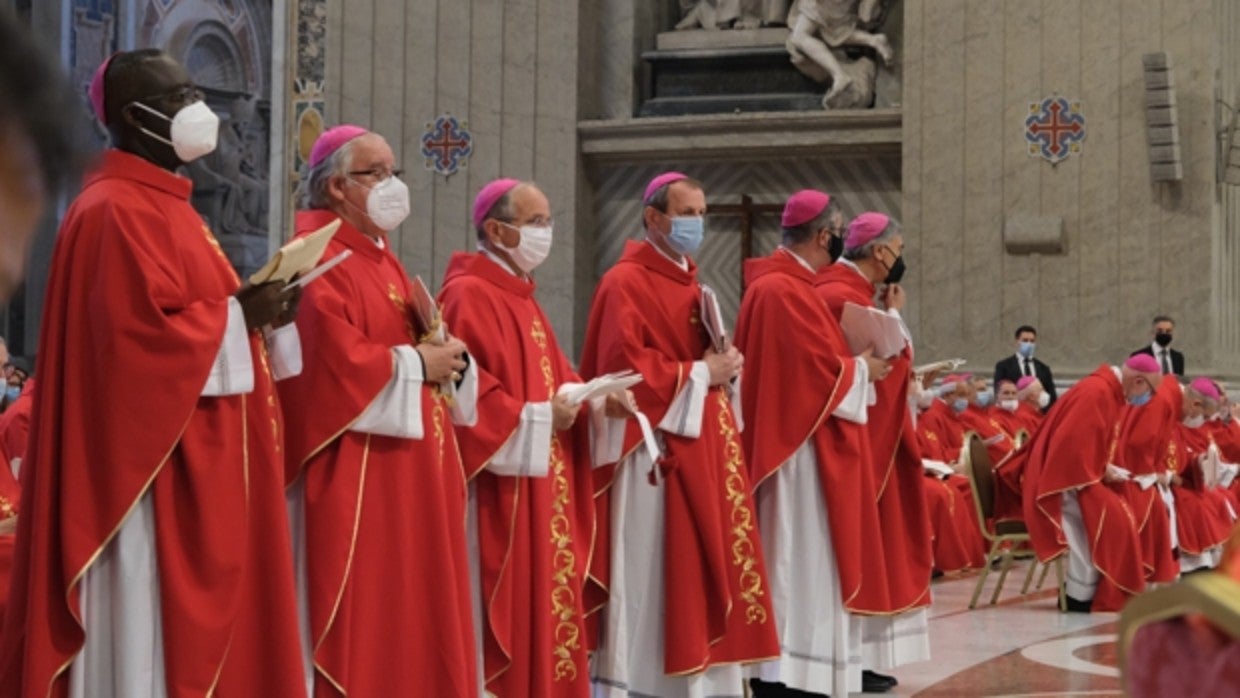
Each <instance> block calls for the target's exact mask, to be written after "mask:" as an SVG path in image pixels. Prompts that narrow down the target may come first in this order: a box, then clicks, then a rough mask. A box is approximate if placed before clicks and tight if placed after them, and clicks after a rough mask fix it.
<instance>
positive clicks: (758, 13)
mask: <svg viewBox="0 0 1240 698" xmlns="http://www.w3.org/2000/svg"><path fill="white" fill-rule="evenodd" d="M680 10H681V12H683V13H684V16H683V17H682V18H681V20H680V22H679V23H677V25H676V29H678V30H682V29H697V28H699V27H700V28H703V29H757V28H759V27H782V26H783V25H784V22H785V21H786V20H787V18H788V0H680Z"/></svg>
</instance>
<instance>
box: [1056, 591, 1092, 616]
mask: <svg viewBox="0 0 1240 698" xmlns="http://www.w3.org/2000/svg"><path fill="white" fill-rule="evenodd" d="M1063 603H1064V608H1063V610H1064V612H1065V613H1089V609H1090V607H1091V606H1093V601H1081V600H1080V599H1074V598H1072V597H1071V596H1067V595H1064V597H1063Z"/></svg>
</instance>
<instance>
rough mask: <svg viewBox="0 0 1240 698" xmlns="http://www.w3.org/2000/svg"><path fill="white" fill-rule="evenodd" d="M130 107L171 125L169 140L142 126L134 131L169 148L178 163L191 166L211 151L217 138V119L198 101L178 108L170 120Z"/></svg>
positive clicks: (154, 112)
mask: <svg viewBox="0 0 1240 698" xmlns="http://www.w3.org/2000/svg"><path fill="white" fill-rule="evenodd" d="M133 105H134V106H136V107H139V108H141V109H144V110H146V111H148V112H150V113H152V114H154V115H155V116H158V117H159V118H161V119H164V120H165V121H171V122H172V128H171V130H170V131H169V132H168V135H169V136H171V138H172V140H168V139H167V138H164V137H163V136H161V135H159V134H157V133H155V132H153V131H150V130H148V129H146V128H144V127H142V126H139V127H138V130H140V131H142V133H145V134H146V135H148V136H150V137H151V138H154V139H155V140H157V141H159V142H160V143H163V144H165V145H170V146H172V149H173V151H175V152H176V154H177V157H178V158H180V159H181V162H193V161H195V160H197V159H198V158H200V157H202V156H204V155H206V154H208V153H210V152H211V151H213V150H215V143H216V140H217V139H218V138H219V135H220V117H218V116H216V115H215V112H213V111H211V107H208V106H207V103H206V102H203V101H202V100H199V101H197V102H194V103H193V104H188V105H186V106H184V107H181V109H180V110H179V111H178V112H177V113H176V115H175V116H173V117H172V118H171V119H170V118H168V116H167V115H166V114H164V113H162V112H159V111H157V110H155V109H152V108H150V107H148V106H146V105H145V104H143V103H141V102H133Z"/></svg>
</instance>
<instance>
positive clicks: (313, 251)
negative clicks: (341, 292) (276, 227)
mask: <svg viewBox="0 0 1240 698" xmlns="http://www.w3.org/2000/svg"><path fill="white" fill-rule="evenodd" d="M339 229H340V219H339V218H337V219H335V220H333V221H332V222H331V223H328V224H327V225H325V226H323V227H322V228H319V229H318V230H316V231H314V232H313V233H310V234H309V235H303V236H302V237H298V238H294V239H292V240H289V241H288V243H286V244H285V245H284V247H281V248H280V249H278V250H276V253H275V254H274V255H272V256H271V259H269V260H267V263H266V264H264V265H263V268H262V269H259V270H258V271H256V272H254V273H253V274H251V275H250V283H252V284H254V285H255V286H257V285H258V284H265V283H267V282H268V281H280V282H283V283H286V284H287V283H288V282H290V281H292V280H293V277H294V276H297V275H298V274H305V273H306V272H308V271H310V270H311V269H314V265H316V264H318V263H319V259H320V258H322V256H323V251H324V250H326V249H327V243H329V242H331V239H332V236H333V235H335V234H336V231H337V230H339Z"/></svg>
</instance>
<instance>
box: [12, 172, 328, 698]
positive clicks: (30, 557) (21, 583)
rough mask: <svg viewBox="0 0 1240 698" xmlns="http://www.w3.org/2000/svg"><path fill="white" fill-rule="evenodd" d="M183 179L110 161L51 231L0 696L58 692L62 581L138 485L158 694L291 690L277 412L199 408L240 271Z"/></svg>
mask: <svg viewBox="0 0 1240 698" xmlns="http://www.w3.org/2000/svg"><path fill="white" fill-rule="evenodd" d="M191 186H192V185H191V183H190V181H189V180H188V179H185V178H183V177H178V176H176V175H174V174H172V173H170V172H167V171H165V170H163V169H160V168H158V167H156V166H155V165H153V164H151V163H149V162H147V161H146V160H142V159H140V158H138V157H136V156H133V155H129V154H127V153H123V152H120V151H116V150H112V151H108V152H107V153H106V154H105V155H104V157H103V162H102V164H101V166H100V167H99V168H98V169H97V170H95V171H94V172H92V173H91V174H90V175H89V176H88V177H87V178H86V181H85V183H84V187H83V190H82V193H81V195H80V196H79V197H78V198H77V199H76V200H75V201H74V203H73V205H72V206H71V207H70V208H69V211H68V213H67V214H66V216H65V219H64V222H63V224H62V226H61V230H60V235H59V238H58V239H57V241H56V249H55V252H54V254H53V259H52V266H51V276H50V279H49V282H48V288H47V297H46V302H45V306H44V313H45V315H44V318H43V325H42V326H43V329H42V336H41V337H40V341H39V346H40V347H41V352H40V357H39V358H40V361H39V382H38V385H37V386H36V388H35V397H34V414H33V416H32V418H31V439H30V443H29V448H28V451H27V456H26V459H25V460H24V461H23V466H22V473H21V475H22V491H23V498H22V516H21V518H20V521H19V524H18V546H17V553H16V556H15V560H14V573H13V585H12V589H11V595H10V606H9V612H8V613H7V614H6V616H5V626H4V632H3V639H2V640H0V675H2V676H3V677H4V680H3V681H0V695H4V696H17V695H22V696H39V697H42V696H45V695H49V694H50V695H54V696H59V695H64V694H65V693H66V690H67V687H68V667H69V664H70V662H71V661H72V660H73V658H74V656H75V655H76V654H77V653H78V651H79V650H80V648H81V647H82V640H83V631H82V627H81V621H80V618H81V610H80V607H79V603H78V599H79V589H80V585H79V582H80V581H81V580H82V578H83V576H84V575H85V574H86V573H87V571H88V569H89V568H90V566H91V565H92V564H93V562H94V561H95V559H96V558H97V556H98V555H99V553H100V552H101V551H102V550H103V548H104V546H106V545H107V543H108V541H109V540H111V538H112V536H113V535H114V534H115V533H116V532H117V531H118V530H119V529H120V527H121V525H122V523H123V522H124V520H125V517H126V515H127V514H128V513H129V512H130V511H132V509H133V508H134V506H135V505H136V504H137V503H138V500H139V499H140V498H141V497H142V496H143V495H144V494H147V493H150V495H151V497H152V502H153V505H154V514H155V527H156V530H155V540H156V554H157V557H158V560H159V595H160V600H161V611H162V617H163V644H164V662H165V668H166V671H167V676H168V684H169V685H168V693H169V695H171V696H202V695H205V694H207V693H209V692H210V691H212V690H213V689H218V690H219V691H220V692H221V693H226V692H227V693H229V694H231V695H272V696H275V695H301V694H302V693H304V689H303V687H302V683H301V678H300V677H301V660H300V657H299V656H298V652H297V625H296V622H297V620H296V605H295V601H294V597H293V580H292V567H291V565H292V560H291V557H290V550H289V538H288V525H287V519H286V517H285V514H284V511H283V510H284V496H283V484H284V478H283V472H282V469H281V467H280V466H281V464H280V459H279V456H278V453H277V451H276V448H277V440H278V438H279V430H280V429H281V423H280V413H279V406H278V405H277V403H276V401H275V396H274V394H273V390H272V386H271V379H270V375H269V374H268V373H267V371H266V370H265V368H264V367H265V360H264V349H263V347H262V344H261V340H260V339H259V338H258V336H257V334H253V335H251V348H252V352H253V361H254V369H255V370H254V373H255V387H254V391H253V392H251V393H249V394H246V395H232V396H225V397H202V396H201V393H202V390H203V386H204V385H206V382H207V376H208V374H209V373H210V370H211V365H212V363H213V362H214V361H215V358H216V354H217V353H218V351H219V349H220V345H221V343H222V339H223V336H224V328H225V326H226V324H227V316H228V311H227V304H228V298H229V296H230V295H231V294H232V293H233V292H235V291H236V290H237V288H238V279H237V276H236V274H235V273H234V272H233V270H232V267H230V266H229V264H228V261H227V260H226V259H225V257H224V254H223V252H222V251H221V250H220V247H219V245H218V244H217V243H216V241H215V238H214V237H213V236H212V235H211V232H210V231H209V230H208V229H207V227H206V226H205V225H204V224H203V221H202V218H201V217H199V216H198V214H197V213H196V212H195V211H194V209H193V208H192V207H190V205H189V195H190V189H191Z"/></svg>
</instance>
